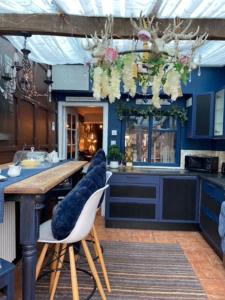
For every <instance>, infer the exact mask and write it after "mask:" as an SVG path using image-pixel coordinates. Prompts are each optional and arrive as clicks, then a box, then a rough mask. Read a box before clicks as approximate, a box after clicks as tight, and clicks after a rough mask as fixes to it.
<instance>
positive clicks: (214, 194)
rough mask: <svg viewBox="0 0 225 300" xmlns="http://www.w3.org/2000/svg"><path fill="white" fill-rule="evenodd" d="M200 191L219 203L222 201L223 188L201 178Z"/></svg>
mask: <svg viewBox="0 0 225 300" xmlns="http://www.w3.org/2000/svg"><path fill="white" fill-rule="evenodd" d="M202 191H203V193H205V194H207V195H208V196H210V198H211V199H215V200H216V201H217V202H218V203H220V204H221V203H222V202H223V201H224V190H223V189H222V188H219V187H217V186H216V185H214V184H213V183H210V182H209V181H206V180H203V183H202Z"/></svg>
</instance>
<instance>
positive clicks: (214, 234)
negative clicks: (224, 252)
mask: <svg viewBox="0 0 225 300" xmlns="http://www.w3.org/2000/svg"><path fill="white" fill-rule="evenodd" d="M200 228H201V229H202V230H203V231H204V232H205V233H206V234H207V237H208V238H209V239H210V240H211V241H212V242H213V243H214V244H215V246H216V247H217V248H218V249H220V247H221V246H220V243H221V238H220V236H219V233H218V223H217V222H216V220H215V219H214V216H213V215H211V213H210V212H209V211H208V210H207V209H205V208H203V207H202V208H201V213H200Z"/></svg>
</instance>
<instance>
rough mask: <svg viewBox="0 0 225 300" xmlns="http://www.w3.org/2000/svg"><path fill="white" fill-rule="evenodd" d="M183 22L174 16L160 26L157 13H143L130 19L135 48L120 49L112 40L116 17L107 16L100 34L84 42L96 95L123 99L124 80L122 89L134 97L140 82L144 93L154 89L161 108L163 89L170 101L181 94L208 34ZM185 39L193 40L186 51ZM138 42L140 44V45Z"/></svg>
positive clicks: (153, 101)
mask: <svg viewBox="0 0 225 300" xmlns="http://www.w3.org/2000/svg"><path fill="white" fill-rule="evenodd" d="M182 23H183V22H182V21H180V22H176V20H174V21H173V22H171V24H169V25H168V26H167V28H165V29H164V30H161V29H160V26H159V23H158V22H154V17H152V18H148V17H143V16H142V15H141V16H140V18H139V19H138V20H137V21H135V20H133V19H131V25H132V26H133V29H134V32H135V36H134V37H133V40H134V42H133V48H132V49H131V50H128V51H123V52H119V51H118V49H117V48H116V47H115V46H114V41H113V18H112V16H110V17H108V19H107V21H106V23H105V27H104V30H103V31H102V33H101V37H98V35H97V33H96V32H95V33H94V35H92V36H91V39H88V38H87V37H86V40H87V45H86V46H84V48H85V49H86V50H89V51H90V52H91V55H92V61H91V74H92V79H93V93H94V97H95V98H96V99H98V100H100V99H103V98H107V97H108V99H109V101H110V103H112V102H114V101H115V100H116V99H120V97H121V83H122V89H123V92H124V93H128V95H130V96H131V97H134V96H135V94H136V90H137V87H138V86H140V88H141V89H142V93H143V94H144V95H146V93H149V92H150V91H151V93H152V100H151V103H152V105H154V106H155V107H157V108H160V97H159V95H160V93H161V92H163V93H164V94H166V95H168V96H169V97H170V98H171V101H175V100H176V99H177V98H178V97H179V96H182V90H181V83H186V82H187V79H188V77H189V74H190V72H191V70H192V69H194V68H196V65H195V64H194V63H193V58H194V55H195V50H196V49H197V48H198V47H200V46H201V45H202V44H203V43H204V42H205V40H206V39H207V36H208V35H207V34H206V33H204V34H202V35H200V36H198V33H199V27H198V28H197V30H196V31H195V32H194V33H193V32H188V29H189V28H190V25H191V21H190V22H189V23H188V25H187V26H186V27H185V28H183V29H182ZM182 40H189V41H190V42H189V46H188V48H187V49H186V51H185V52H184V51H183V49H182V48H183V47H182V46H181V41H182ZM172 41H173V42H172ZM171 42H172V43H171ZM137 43H138V44H139V46H140V45H141V46H140V47H139V48H138V49H137V47H136V45H137ZM171 44H172V45H171Z"/></svg>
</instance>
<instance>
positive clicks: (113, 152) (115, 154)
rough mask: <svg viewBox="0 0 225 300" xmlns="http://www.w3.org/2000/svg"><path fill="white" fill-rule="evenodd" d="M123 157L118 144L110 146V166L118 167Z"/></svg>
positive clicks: (108, 157)
mask: <svg viewBox="0 0 225 300" xmlns="http://www.w3.org/2000/svg"><path fill="white" fill-rule="evenodd" d="M122 157H123V155H122V153H121V152H120V149H119V147H118V146H117V145H111V146H110V147H109V151H108V156H107V159H108V162H109V166H110V168H118V167H119V163H120V162H121V160H122Z"/></svg>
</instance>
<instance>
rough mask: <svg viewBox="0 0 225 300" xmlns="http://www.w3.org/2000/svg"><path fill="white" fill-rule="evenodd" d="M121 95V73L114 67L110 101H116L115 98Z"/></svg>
mask: <svg viewBox="0 0 225 300" xmlns="http://www.w3.org/2000/svg"><path fill="white" fill-rule="evenodd" d="M120 96H121V95H120V73H119V71H118V70H117V69H116V68H112V69H111V79H110V90H109V102H110V103H112V102H114V101H115V99H119V98H120Z"/></svg>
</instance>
